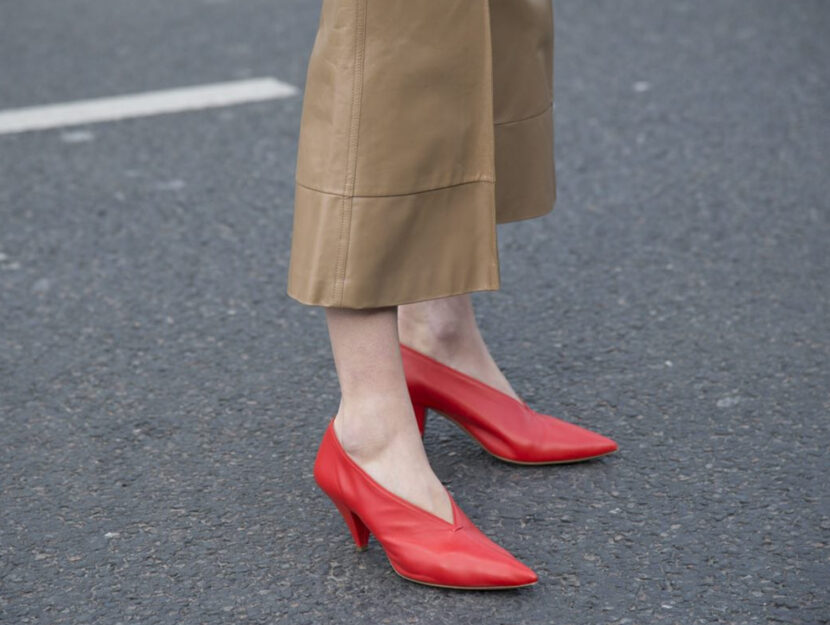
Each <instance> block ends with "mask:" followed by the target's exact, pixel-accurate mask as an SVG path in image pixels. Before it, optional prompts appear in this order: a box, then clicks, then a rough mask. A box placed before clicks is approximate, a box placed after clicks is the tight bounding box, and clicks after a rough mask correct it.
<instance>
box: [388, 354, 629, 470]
mask: <svg viewBox="0 0 830 625" xmlns="http://www.w3.org/2000/svg"><path fill="white" fill-rule="evenodd" d="M400 347H401V357H402V360H403V365H404V373H405V375H406V383H407V387H408V388H409V394H410V397H411V399H412V405H413V408H414V411H415V417H416V419H417V420H418V428H419V430H420V431H421V434H422V435H423V433H424V427H425V424H426V416H427V409H431V410H433V411H435V412H437V413H439V414H441V415H443V416H444V417H446V418H448V419H449V420H450V421H453V422H454V423H455V424H456V425H458V427H460V428H461V429H462V430H463V431H464V432H466V433H467V434H468V435H469V436H470V437H472V438H473V439H474V440H475V441H477V442H478V443H479V444H480V445H481V446H482V447H483V448H484V450H485V451H487V452H489V453H490V454H492V455H493V456H495V457H497V458H499V459H500V460H504V461H506V462H512V463H514V464H559V463H569V462H578V461H582V460H589V459H592V458H598V457H600V456H604V455H607V454H610V453H612V452H614V451H617V449H618V445H617V443H616V442H615V441H613V440H612V439H610V438H608V437H606V436H603V435H602V434H599V433H597V432H593V431H591V430H588V429H586V428H583V427H580V426H578V425H576V424H574V423H570V422H568V421H564V420H562V419H559V418H557V417H553V416H550V415H546V414H542V413H539V412H536V411H535V410H533V409H532V408H531V407H530V406H528V405H527V404H526V403H525V402H524V401H521V400H518V399H516V398H515V397H512V396H510V395H507V394H506V393H503V392H501V391H499V390H498V389H496V388H493V387H492V386H489V385H487V384H484V383H483V382H481V381H480V380H478V379H476V378H474V377H472V376H469V375H467V374H465V373H463V372H461V371H459V370H457V369H453V368H452V367H449V366H448V365H445V364H443V363H441V362H439V361H437V360H435V359H434V358H431V357H430V356H427V355H426V354H423V353H421V352H419V351H417V350H415V349H412V348H411V347H409V346H407V345H404V344H402V343H401V344H400Z"/></svg>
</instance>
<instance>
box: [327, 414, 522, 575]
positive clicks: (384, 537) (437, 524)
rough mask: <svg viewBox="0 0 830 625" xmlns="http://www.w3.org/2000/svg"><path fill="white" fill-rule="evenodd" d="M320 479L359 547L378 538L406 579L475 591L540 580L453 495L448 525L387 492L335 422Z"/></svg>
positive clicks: (361, 548)
mask: <svg viewBox="0 0 830 625" xmlns="http://www.w3.org/2000/svg"><path fill="white" fill-rule="evenodd" d="M314 479H315V481H316V482H317V484H318V485H319V486H320V488H321V489H322V490H323V492H324V493H326V494H327V495H328V496H329V497H330V498H331V500H332V501H333V502H334V504H335V506H337V509H338V510H339V511H340V513H341V514H342V515H343V519H344V520H345V521H346V525H347V526H348V528H349V531H350V532H351V534H352V538H354V541H355V544H356V545H357V548H358V549H359V550H363V549H366V547H367V545H368V542H369V536H370V535H374V536H375V538H376V539H377V541H378V542H379V543H380V545H381V546H382V547H383V550H384V551H385V552H386V557H387V558H388V559H389V562H390V564H391V565H392V568H393V569H394V570H395V572H396V573H398V575H400V576H401V577H404V578H406V579H408V580H410V581H413V582H418V583H421V584H427V585H430V586H443V587H448V588H460V589H475V590H484V589H496V588H517V587H520V586H529V585H531V584H534V583H536V581H537V576H536V574H535V573H534V572H533V571H532V570H531V569H530V568H528V567H527V566H525V565H524V564H522V563H521V562H519V561H518V560H517V559H516V558H515V557H513V555H511V554H510V552H508V551H507V550H506V549H504V548H502V547H500V546H499V545H497V544H496V543H494V542H493V541H491V540H490V539H489V538H487V536H485V535H484V533H483V532H481V531H480V530H479V529H478V528H476V527H475V525H473V523H472V522H471V521H470V519H468V518H467V517H466V516H465V515H464V513H463V512H462V511H461V509H460V508H459V507H458V505H457V504H456V503H455V500H453V498H452V497H451V496H450V503H451V505H452V511H453V522H452V523H448V522H447V521H445V520H444V519H442V518H441V517H439V516H436V515H434V514H432V513H430V512H427V511H426V510H424V509H422V508H419V507H418V506H416V505H414V504H412V503H410V502H408V501H407V500H405V499H403V498H401V497H398V496H397V495H395V494H394V493H392V492H391V491H389V490H387V489H385V488H383V487H382V486H381V485H380V484H378V483H377V482H376V481H375V480H374V479H372V477H371V476H369V474H368V473H366V472H365V471H364V470H363V469H361V468H360V467H359V466H358V465H357V463H355V461H354V460H352V458H351V457H350V456H349V455H348V454H346V452H345V450H344V449H343V447H342V446H341V445H340V441H339V440H338V439H337V435H336V434H335V432H334V420H333V419H332V421H331V422H330V423H329V426H328V428H326V432H325V434H324V435H323V440H322V442H321V443H320V448H319V450H318V452H317V459H316V460H315V462H314ZM448 495H449V493H448Z"/></svg>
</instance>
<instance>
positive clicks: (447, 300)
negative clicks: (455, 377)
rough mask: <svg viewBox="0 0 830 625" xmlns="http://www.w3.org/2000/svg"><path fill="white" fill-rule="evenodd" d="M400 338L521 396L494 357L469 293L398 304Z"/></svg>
mask: <svg viewBox="0 0 830 625" xmlns="http://www.w3.org/2000/svg"><path fill="white" fill-rule="evenodd" d="M398 336H399V338H400V342H401V343H403V344H404V345H406V346H408V347H411V348H412V349H415V350H417V351H419V352H421V353H423V354H426V355H427V356H429V357H431V358H434V359H435V360H437V361H438V362H440V363H442V364H445V365H447V366H448V367H452V368H453V369H457V370H458V371H461V372H463V373H466V374H467V375H469V376H472V377H474V378H476V379H477V380H480V381H481V382H483V383H485V384H487V385H489V386H492V387H493V388H495V389H497V390H499V391H501V392H503V393H505V394H507V395H509V396H510V397H513V398H514V399H518V400H521V398H520V397H519V396H518V395H517V394H516V392H515V391H514V390H513V387H512V386H511V385H510V382H508V381H507V378H505V376H504V374H503V373H502V372H501V369H499V367H498V365H497V364H496V362H495V361H494V360H493V357H492V355H491V354H490V350H489V349H488V347H487V344H486V343H485V342H484V338H483V337H482V336H481V332H480V330H479V328H478V323H476V318H475V313H474V312H473V302H472V298H471V297H470V294H469V293H464V294H462V295H454V296H452V297H444V298H440V299H431V300H425V301H421V302H414V303H412V304H402V305H400V306H398Z"/></svg>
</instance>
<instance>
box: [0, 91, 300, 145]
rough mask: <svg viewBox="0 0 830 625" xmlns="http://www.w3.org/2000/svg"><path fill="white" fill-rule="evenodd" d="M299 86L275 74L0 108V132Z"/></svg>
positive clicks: (233, 100) (207, 104) (261, 95)
mask: <svg viewBox="0 0 830 625" xmlns="http://www.w3.org/2000/svg"><path fill="white" fill-rule="evenodd" d="M299 91H300V90H299V89H297V87H294V86H293V85H289V84H288V83H284V82H282V81H279V80H277V79H275V78H252V79H249V80H234V81H231V82H219V83H212V84H207V85H199V86H196V87H184V88H181V89H167V90H164V91H148V92H145V93H133V94H126V95H121V96H115V97H111V98H95V99H92V100H79V101H76V102H64V103H62V104H48V105H45V106H33V107H27V108H19V109H8V110H5V111H0V134H11V133H15V132H26V131H28V130H43V129H46V128H58V127H61V126H77V125H78V124H91V123H97V122H105V121H113V120H116V119H127V118H130V117H146V116H149V115H160V114H162V113H177V112H179V111H193V110H198V109H206V108H215V107H220V106H231V105H233V104H242V103H245V102H257V101H261V100H273V99H277V98H287V97H290V96H292V95H295V94H298V93H299Z"/></svg>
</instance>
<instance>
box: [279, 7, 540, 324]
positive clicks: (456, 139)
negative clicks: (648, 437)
mask: <svg viewBox="0 0 830 625" xmlns="http://www.w3.org/2000/svg"><path fill="white" fill-rule="evenodd" d="M295 182H296V185H295V200H294V222H293V231H292V238H291V256H290V261H289V268H288V287H287V293H288V295H289V296H290V297H292V298H294V299H296V300H298V301H300V302H302V303H304V304H309V305H318V306H337V307H343V308H369V307H380V306H393V305H396V304H405V303H408V302H414V301H419V300H425V299H432V298H437V297H445V296H449V295H455V294H458V293H465V292H470V291H480V290H496V289H498V288H499V286H500V282H499V258H498V247H497V243H496V242H497V239H496V225H497V224H499V223H505V222H509V221H517V220H520V219H529V218H531V217H538V216H541V215H544V214H546V213H548V212H549V211H550V210H551V209H552V208H553V205H554V202H555V199H556V173H555V166H554V153H553V7H552V0H489V1H488V0H323V4H322V9H321V12H320V22H319V26H318V30H317V36H316V39H315V41H314V46H313V48H312V51H311V56H310V58H309V63H308V71H307V80H306V86H305V95H304V100H303V110H302V119H301V123H300V134H299V145H298V150H297V166H296V179H295Z"/></svg>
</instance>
